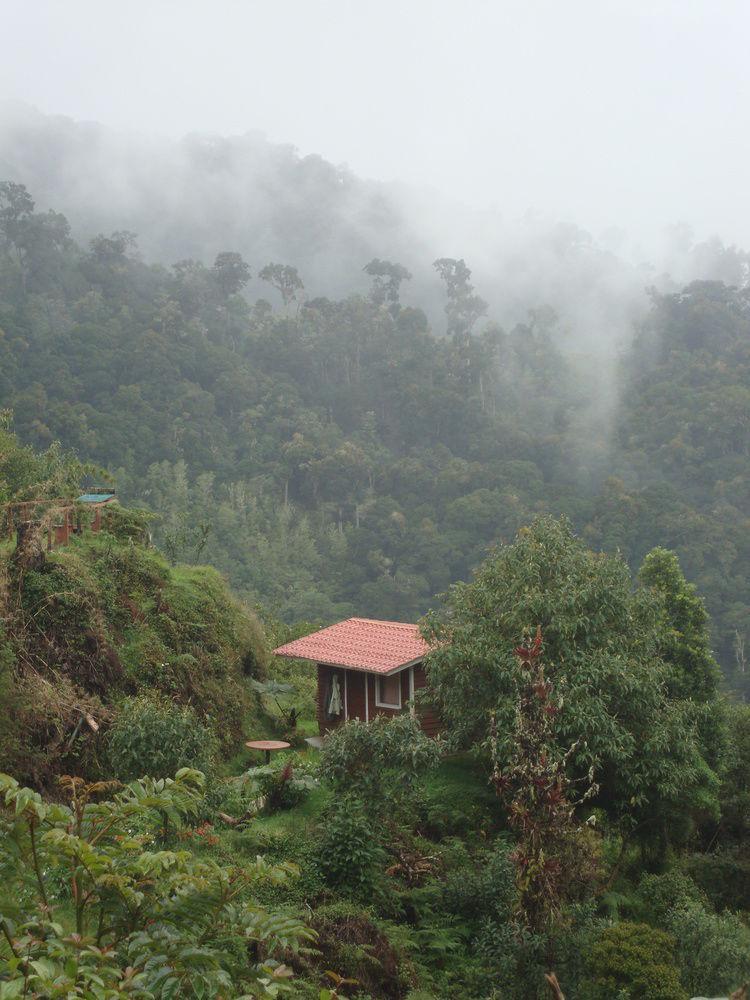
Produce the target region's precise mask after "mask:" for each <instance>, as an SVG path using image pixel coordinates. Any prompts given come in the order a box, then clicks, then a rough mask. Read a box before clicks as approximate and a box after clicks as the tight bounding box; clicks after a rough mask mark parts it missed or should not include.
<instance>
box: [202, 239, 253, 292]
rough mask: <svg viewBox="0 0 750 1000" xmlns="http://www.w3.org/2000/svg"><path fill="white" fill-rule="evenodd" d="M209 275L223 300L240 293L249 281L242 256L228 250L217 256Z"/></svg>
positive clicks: (247, 268)
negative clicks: (211, 276)
mask: <svg viewBox="0 0 750 1000" xmlns="http://www.w3.org/2000/svg"><path fill="white" fill-rule="evenodd" d="M211 273H212V275H213V277H214V280H215V281H216V284H217V285H218V287H219V290H220V291H221V294H222V295H223V296H224V297H225V298H229V296H230V295H236V294H237V293H238V292H240V291H242V289H243V288H244V287H245V285H246V284H247V283H248V281H249V280H250V268H249V267H248V265H247V264H246V263H245V261H244V260H243V258H242V254H240V253H234V252H232V251H228V250H227V251H224V252H222V253H220V254H217V256H216V260H215V261H214V266H213V267H212V268H211Z"/></svg>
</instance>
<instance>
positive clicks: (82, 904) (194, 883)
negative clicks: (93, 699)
mask: <svg viewBox="0 0 750 1000" xmlns="http://www.w3.org/2000/svg"><path fill="white" fill-rule="evenodd" d="M114 784H115V785H116V783H114ZM63 788H64V791H65V794H66V798H67V800H68V804H66V805H58V804H50V803H47V802H45V801H43V800H42V798H41V797H40V796H39V795H38V794H37V793H36V792H33V791H31V790H30V789H28V788H22V787H21V786H19V785H18V783H17V782H15V781H14V779H12V778H10V777H9V776H8V775H0V794H1V795H2V803H3V808H2V812H1V813H0V824H1V825H2V832H3V854H2V863H3V869H4V874H5V876H6V880H7V882H6V890H5V891H6V895H5V896H4V898H3V899H2V902H1V903H0V922H1V923H2V931H3V934H4V937H5V947H4V948H3V949H2V951H0V977H2V979H3V982H4V985H3V987H2V989H3V991H4V992H3V995H4V996H8V997H15V996H21V995H24V996H26V995H28V996H39V997H57V996H59V997H70V996H73V995H75V996H81V997H84V998H88V1000H94V998H101V1000H104V998H108V997H114V996H120V995H122V993H123V992H129V993H131V994H133V995H135V996H142V997H144V998H145V997H159V998H164V1000H166V998H168V997H177V996H179V997H195V998H198V997H208V996H217V995H220V994H221V993H231V995H235V996H238V995H241V994H242V995H246V996H248V997H250V996H252V997H262V996H268V997H273V996H277V995H278V994H279V992H281V991H282V990H284V989H285V988H286V983H287V977H288V969H286V967H285V966H283V965H282V964H281V963H280V962H279V961H278V960H277V959H276V958H275V957H274V956H275V955H280V954H281V953H282V952H287V951H289V950H290V949H292V950H294V949H297V948H298V947H299V945H300V944H301V943H303V942H305V941H308V940H310V938H311V936H312V935H311V932H310V931H308V930H307V929H306V928H305V927H303V925H302V924H300V923H299V921H297V920H295V919H293V918H290V917H288V916H286V915H282V914H277V913H273V912H269V911H266V910H265V909H264V908H262V907H260V906H258V905H257V904H255V903H254V901H253V899H252V895H251V890H252V887H253V885H254V884H256V883H259V882H262V881H264V880H273V881H280V880H285V879H287V878H289V877H290V876H293V875H294V874H295V872H294V869H293V868H292V866H289V865H280V866H269V865H267V864H265V862H264V861H263V860H262V859H261V858H258V859H257V861H256V862H255V864H253V865H248V866H247V867H246V868H244V869H238V870H232V869H229V868H223V867H221V866H220V865H218V864H216V863H215V862H213V861H206V860H198V859H197V858H196V857H195V856H194V855H193V854H191V853H190V852H189V851H184V850H178V851H175V850H170V849H168V848H167V847H165V846H163V845H162V844H160V843H159V831H160V830H161V829H162V828H163V826H164V823H165V820H167V819H168V820H169V821H170V822H171V823H172V824H174V825H176V826H179V825H180V824H181V823H182V822H183V821H184V820H185V819H186V818H188V817H190V816H191V815H194V814H195V813H196V811H197V809H198V806H199V803H200V800H201V799H202V796H203V776H202V775H201V774H200V772H197V771H194V770H188V769H183V770H182V771H180V772H178V773H177V775H176V777H175V778H174V779H172V778H167V779H161V780H158V781H155V780H153V779H151V778H143V779H141V780H139V781H135V782H132V783H130V784H129V785H127V786H125V787H124V788H122V790H121V791H117V792H115V794H114V795H113V796H112V798H111V799H107V800H103V801H97V797H98V796H99V795H101V794H102V793H104V794H106V793H110V792H112V791H113V787H112V783H100V784H95V785H86V784H85V783H84V782H83V781H82V780H81V779H75V778H72V779H63ZM58 873H59V874H58ZM248 947H253V948H255V949H256V954H258V953H262V954H263V956H264V957H263V958H262V959H260V960H258V959H257V958H256V960H255V961H253V962H251V963H248V952H247V949H248Z"/></svg>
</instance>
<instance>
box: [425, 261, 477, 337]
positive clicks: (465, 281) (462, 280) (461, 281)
mask: <svg viewBox="0 0 750 1000" xmlns="http://www.w3.org/2000/svg"><path fill="white" fill-rule="evenodd" d="M433 267H434V268H435V270H436V271H437V273H438V274H439V275H440V277H441V278H442V279H443V281H444V282H445V288H446V292H447V294H448V301H447V303H446V305H445V315H446V317H447V319H448V333H449V334H450V335H452V336H454V337H457V338H463V337H467V336H468V335H469V334H470V333H471V331H472V328H473V326H474V324H475V323H476V322H477V320H478V319H481V317H482V316H484V315H485V313H486V312H487V303H486V302H485V301H484V299H483V298H480V296H479V295H476V294H475V293H474V286H473V285H472V284H471V282H470V280H469V279H470V278H471V271H470V270H469V268H468V267H467V266H466V262H465V261H464V260H463V258H462V259H461V260H456V259H455V258H453V257H440V258H439V259H438V260H436V261H435V262H434V263H433Z"/></svg>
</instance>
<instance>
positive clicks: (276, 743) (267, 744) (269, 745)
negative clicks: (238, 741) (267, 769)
mask: <svg viewBox="0 0 750 1000" xmlns="http://www.w3.org/2000/svg"><path fill="white" fill-rule="evenodd" d="M245 746H246V747H247V748H248V750H263V751H264V753H265V755H266V764H270V763H271V751H272V750H288V749H289V747H290V746H291V743H285V742H284V740H248V741H247V743H245Z"/></svg>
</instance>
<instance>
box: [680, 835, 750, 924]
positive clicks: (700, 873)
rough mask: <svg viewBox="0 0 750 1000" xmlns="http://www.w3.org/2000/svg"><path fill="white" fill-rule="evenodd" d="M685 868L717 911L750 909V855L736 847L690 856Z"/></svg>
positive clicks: (685, 861) (684, 864) (685, 860)
mask: <svg viewBox="0 0 750 1000" xmlns="http://www.w3.org/2000/svg"><path fill="white" fill-rule="evenodd" d="M681 867H682V869H683V870H684V871H685V872H686V873H687V874H688V875H689V876H690V878H691V879H692V880H693V881H694V882H695V883H696V884H697V885H698V886H700V888H701V889H702V890H703V892H704V893H705V895H706V896H707V897H708V898H709V899H710V900H711V903H712V904H713V906H714V909H716V910H718V911H719V912H721V910H750V855H748V854H747V853H743V852H742V851H741V850H739V849H737V848H726V849H724V850H722V851H715V852H712V853H711V854H691V855H689V856H688V857H687V858H685V859H684V860H683V861H682V863H681Z"/></svg>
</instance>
